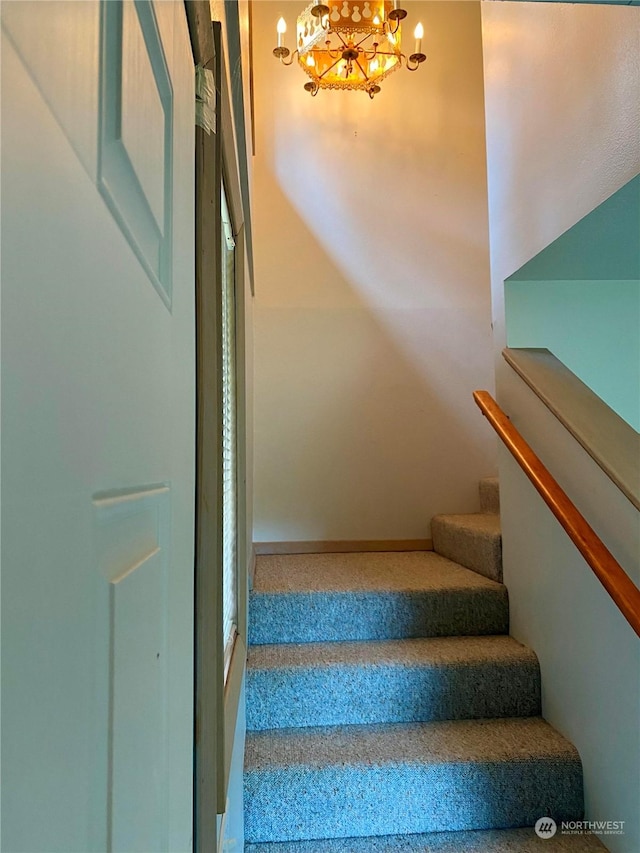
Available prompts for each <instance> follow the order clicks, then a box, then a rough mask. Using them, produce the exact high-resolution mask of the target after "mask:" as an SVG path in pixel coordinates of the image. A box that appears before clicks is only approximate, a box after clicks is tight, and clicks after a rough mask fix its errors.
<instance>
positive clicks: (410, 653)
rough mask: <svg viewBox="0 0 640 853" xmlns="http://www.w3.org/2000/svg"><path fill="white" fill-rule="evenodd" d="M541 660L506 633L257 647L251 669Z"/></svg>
mask: <svg viewBox="0 0 640 853" xmlns="http://www.w3.org/2000/svg"><path fill="white" fill-rule="evenodd" d="M482 663H490V664H503V665H507V664H522V663H525V664H533V665H537V657H536V655H535V653H534V652H533V651H532V650H531V649H529V648H527V647H526V646H523V645H522V644H521V643H519V642H518V641H517V640H514V639H513V638H512V637H508V636H505V635H502V636H486V637H436V638H416V639H407V640H366V641H363V642H342V643H338V642H330V643H288V644H272V645H264V646H252V647H250V649H249V658H248V664H247V665H248V668H249V670H252V671H255V670H273V669H295V668H298V667H300V668H307V667H325V666H340V665H344V666H380V665H388V666H420V667H436V666H465V665H477V664H482Z"/></svg>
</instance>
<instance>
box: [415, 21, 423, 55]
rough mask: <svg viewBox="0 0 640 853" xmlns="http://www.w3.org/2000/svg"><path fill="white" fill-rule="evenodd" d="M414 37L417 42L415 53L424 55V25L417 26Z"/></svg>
mask: <svg viewBox="0 0 640 853" xmlns="http://www.w3.org/2000/svg"><path fill="white" fill-rule="evenodd" d="M413 35H414V37H415V40H416V47H415V50H414V51H413V52H414V53H422V39H423V38H424V27H423V26H422V24H416V28H415V30H414V31H413Z"/></svg>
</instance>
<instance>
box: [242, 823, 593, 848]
mask: <svg viewBox="0 0 640 853" xmlns="http://www.w3.org/2000/svg"><path fill="white" fill-rule="evenodd" d="M606 849H607V848H606V847H604V846H603V844H602V843H601V842H600V840H599V839H598V838H597V837H596V836H595V835H591V834H588V835H561V834H560V832H559V831H558V833H557V834H556V835H555V836H554V837H553V838H546V839H545V838H539V837H538V836H537V835H536V834H535V832H534V830H533V828H531V827H525V828H520V829H492V830H472V831H459V832H428V833H420V834H417V835H377V836H370V837H366V838H327V839H320V840H318V841H280V842H278V841H274V842H265V843H262V844H247V846H246V847H245V853H573V851H575V853H591V851H600V853H602V851H604V850H606Z"/></svg>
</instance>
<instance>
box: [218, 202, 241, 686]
mask: <svg viewBox="0 0 640 853" xmlns="http://www.w3.org/2000/svg"><path fill="white" fill-rule="evenodd" d="M222 410H223V411H222V415H223V419H222V563H223V591H222V604H223V607H222V614H223V636H224V677H225V681H226V678H227V673H228V669H229V663H230V662H231V655H232V652H233V644H234V642H235V638H236V634H237V553H238V545H237V542H238V534H237V529H238V524H237V452H236V447H237V416H236V315H235V240H234V239H233V228H232V225H231V217H230V216H229V210H228V207H227V201H226V198H225V192H224V186H223V188H222Z"/></svg>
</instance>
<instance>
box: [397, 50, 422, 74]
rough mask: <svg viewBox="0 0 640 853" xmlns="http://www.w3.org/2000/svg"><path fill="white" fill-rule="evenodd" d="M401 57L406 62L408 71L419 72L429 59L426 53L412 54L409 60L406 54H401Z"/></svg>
mask: <svg viewBox="0 0 640 853" xmlns="http://www.w3.org/2000/svg"><path fill="white" fill-rule="evenodd" d="M401 56H402V58H403V59H404V61H405V67H406V69H407V71H417V70H418V68H420V66H421V65H422V63H423V62H424V61H425V59H426V58H427V57H426V55H425V54H424V53H412V54H411V56H410V57H409V58H408V59H407V57H406V56H405V55H404V53H403V54H401Z"/></svg>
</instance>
